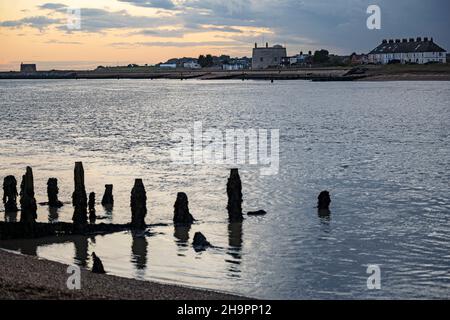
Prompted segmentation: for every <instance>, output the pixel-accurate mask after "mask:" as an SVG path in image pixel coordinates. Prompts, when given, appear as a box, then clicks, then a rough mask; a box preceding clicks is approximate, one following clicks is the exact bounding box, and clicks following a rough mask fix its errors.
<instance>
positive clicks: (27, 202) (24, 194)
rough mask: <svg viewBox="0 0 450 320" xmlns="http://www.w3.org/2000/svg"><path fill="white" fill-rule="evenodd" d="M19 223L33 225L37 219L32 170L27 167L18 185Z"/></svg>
mask: <svg viewBox="0 0 450 320" xmlns="http://www.w3.org/2000/svg"><path fill="white" fill-rule="evenodd" d="M20 207H21V214H20V222H26V223H34V222H36V219H37V213H36V212H37V205H36V199H35V198H34V181H33V170H32V169H31V167H27V171H26V173H25V175H24V176H23V177H22V183H21V184H20Z"/></svg>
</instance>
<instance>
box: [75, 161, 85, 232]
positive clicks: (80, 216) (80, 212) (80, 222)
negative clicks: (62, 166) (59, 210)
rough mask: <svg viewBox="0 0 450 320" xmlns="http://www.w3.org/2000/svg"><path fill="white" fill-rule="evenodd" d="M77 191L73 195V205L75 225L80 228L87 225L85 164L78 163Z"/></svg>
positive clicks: (76, 174) (76, 173) (76, 170)
mask: <svg viewBox="0 0 450 320" xmlns="http://www.w3.org/2000/svg"><path fill="white" fill-rule="evenodd" d="M74 182H75V191H74V192H73V194H72V204H73V206H74V213H73V217H72V220H73V223H74V224H75V225H76V226H77V227H78V226H84V225H86V224H87V195H86V187H85V185H84V169H83V163H81V162H76V163H75V170H74Z"/></svg>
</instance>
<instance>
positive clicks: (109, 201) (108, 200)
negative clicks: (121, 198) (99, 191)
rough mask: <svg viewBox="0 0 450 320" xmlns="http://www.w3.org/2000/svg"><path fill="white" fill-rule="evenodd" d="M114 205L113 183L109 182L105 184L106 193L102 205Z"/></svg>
mask: <svg viewBox="0 0 450 320" xmlns="http://www.w3.org/2000/svg"><path fill="white" fill-rule="evenodd" d="M112 205H114V197H113V185H112V184H107V185H105V193H104V194H103V198H102V206H112Z"/></svg>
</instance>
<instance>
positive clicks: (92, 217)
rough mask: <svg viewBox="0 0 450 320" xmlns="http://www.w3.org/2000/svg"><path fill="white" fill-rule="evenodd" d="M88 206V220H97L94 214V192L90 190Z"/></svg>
mask: <svg viewBox="0 0 450 320" xmlns="http://www.w3.org/2000/svg"><path fill="white" fill-rule="evenodd" d="M88 206H89V222H90V223H95V221H96V220H97V216H96V214H95V193H94V192H91V193H90V194H89V202H88Z"/></svg>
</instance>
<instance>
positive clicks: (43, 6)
mask: <svg viewBox="0 0 450 320" xmlns="http://www.w3.org/2000/svg"><path fill="white" fill-rule="evenodd" d="M38 8H39V9H43V10H46V9H47V10H60V9H64V8H67V6H66V5H65V4H62V3H44V4H41V5H39V6H38Z"/></svg>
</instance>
